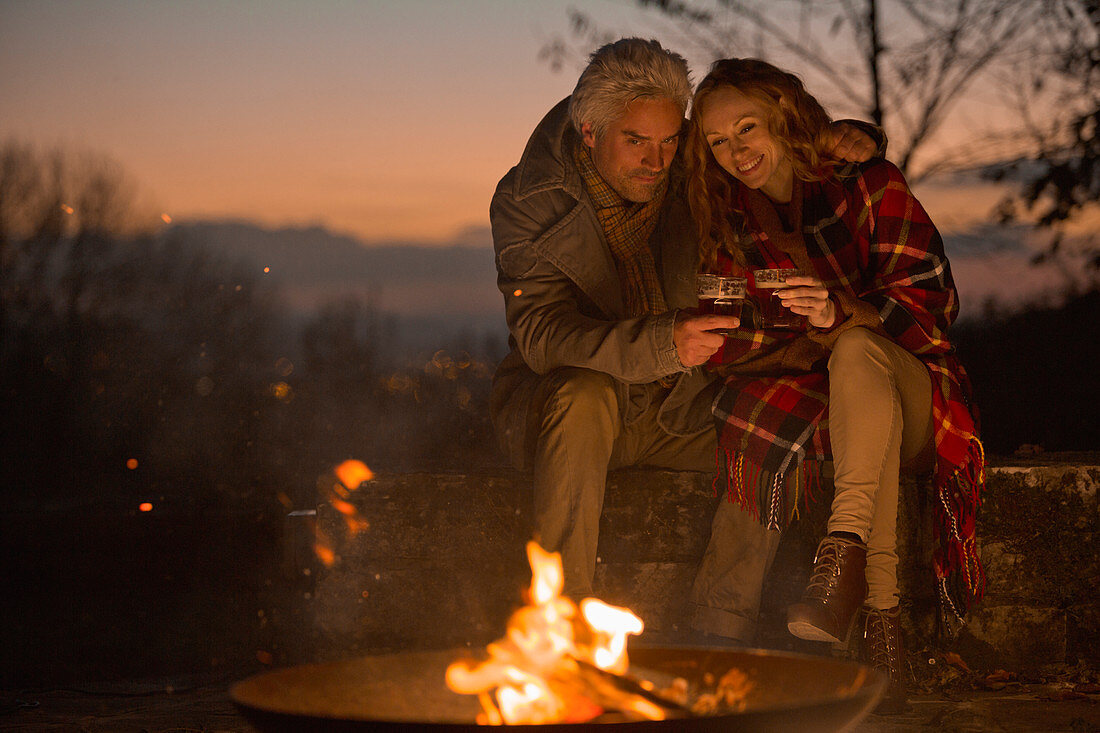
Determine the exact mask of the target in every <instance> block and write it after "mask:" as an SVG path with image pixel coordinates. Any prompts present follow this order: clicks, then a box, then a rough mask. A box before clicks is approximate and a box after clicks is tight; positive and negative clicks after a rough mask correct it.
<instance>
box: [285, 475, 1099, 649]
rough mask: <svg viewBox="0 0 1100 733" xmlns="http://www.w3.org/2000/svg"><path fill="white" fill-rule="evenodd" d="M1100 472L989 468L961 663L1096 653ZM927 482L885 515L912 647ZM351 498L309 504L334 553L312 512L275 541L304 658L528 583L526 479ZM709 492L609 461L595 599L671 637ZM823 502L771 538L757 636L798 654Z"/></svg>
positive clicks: (501, 610) (389, 644) (428, 643)
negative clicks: (318, 548) (794, 620)
mask: <svg viewBox="0 0 1100 733" xmlns="http://www.w3.org/2000/svg"><path fill="white" fill-rule="evenodd" d="M1098 484H1100V467H1098V466H1097V465H1094V464H1090V465H1086V464H1084V463H1081V462H1079V461H1078V462H1060V463H1050V464H1046V465H1038V464H1036V465H1031V466H1020V465H1017V466H1010V465H1001V466H997V467H993V468H990V469H989V471H988V488H987V493H986V500H985V505H984V507H983V512H982V515H981V520H980V526H979V531H980V540H981V553H982V557H983V561H984V563H985V565H986V568H987V572H988V576H989V577H988V586H987V589H986V598H985V601H984V602H983V604H982V605H981V606H980V607H979V608H978V610H977V611H976V612H975V613H974V614H973V617H972V619H971V622H970V624H969V625H968V626H967V627H966V628H965V629H964V630H963V632H962V633H961V635H960V636H959V637H958V638H957V639H956V640H954V642H953V643H952V645H953V647H954V648H956V649H957V650H959V651H960V652H961V653H963V654H964V657H965V658H967V659H969V660H971V663H973V664H984V665H989V666H1000V667H1005V668H1009V669H1022V668H1029V667H1033V666H1037V665H1040V664H1044V663H1048V662H1064V661H1071V662H1072V661H1073V660H1074V659H1076V658H1079V657H1080V658H1086V659H1089V660H1093V661H1096V660H1098V659H1100V643H1098V641H1097V638H1096V637H1097V635H1096V634H1095V632H1094V629H1096V628H1097V622H1098V621H1100V603H1098V601H1097V598H1096V595H1097V594H1096V592H1095V588H1096V587H1097V583H1098V582H1100V563H1098V560H1097V557H1096V553H1095V551H1094V550H1093V549H1092V548H1093V540H1094V538H1095V536H1096V531H1097V518H1098V510H1097V499H1096V487H1097V485H1098ZM925 489H926V486H925V485H924V484H923V483H922V482H920V481H916V480H913V479H908V480H906V481H904V482H903V487H902V511H901V512H900V517H901V519H900V520H899V535H900V537H901V546H900V548H899V549H900V553H899V554H900V555H901V556H902V567H901V568H900V569H899V579H900V582H901V586H902V593H903V597H904V600H903V607H904V610H905V613H906V616H905V620H906V627H907V632H908V636H909V638H910V646H911V647H913V648H915V649H916V648H920V647H921V646H922V645H925V644H930V643H932V642H933V640H935V638H936V636H935V629H936V620H935V619H936V594H935V588H934V585H933V583H932V573H931V570H930V565H929V564H928V563H929V559H930V557H931V537H930V526H931V513H930V511H929V510H928V506H927V504H926V502H925V501H924V500H923V499H922V497H923V496H924V494H925ZM352 501H353V503H354V505H355V506H356V508H357V509H358V511H359V512H360V514H361V515H362V516H363V517H364V518H366V519H367V521H368V522H369V523H370V527H369V528H368V529H367V530H365V531H363V532H360V533H358V534H356V535H354V536H353V535H350V534H348V533H347V531H346V525H345V521H344V518H343V515H341V514H340V513H338V512H337V511H336V510H335V509H333V508H332V507H331V506H329V505H327V504H325V505H322V506H320V507H318V510H317V516H316V527H317V528H318V529H319V530H320V531H321V532H322V533H323V534H324V535H325V536H327V537H328V538H329V539H330V541H331V542H332V544H333V546H334V549H335V550H336V555H337V557H336V561H335V562H334V564H333V565H332V566H331V567H325V566H323V565H321V564H319V563H318V562H317V561H316V559H315V558H314V557H313V556H312V554H311V553H310V552H309V549H308V548H309V545H310V544H311V543H312V541H313V537H312V530H311V529H309V527H308V524H309V523H308V522H305V521H298V522H292V523H291V524H290V525H289V527H290V531H291V535H292V537H291V539H292V541H291V542H290V544H289V545H288V546H289V547H291V548H297V550H293V551H292V552H291V555H288V567H290V568H291V570H290V572H295V573H301V572H306V573H310V574H311V577H312V581H313V587H312V590H311V591H310V592H309V593H308V598H307V601H306V605H305V609H304V616H305V619H304V621H305V623H304V629H305V631H304V637H303V638H301V639H299V640H298V643H299V644H304V645H306V646H308V647H309V650H310V651H309V656H310V657H312V658H314V659H317V658H322V659H324V658H338V657H343V656H350V655H355V654H362V653H368V652H380V651H387V650H394V649H411V648H433V647H444V646H456V645H462V644H470V645H473V646H481V645H483V644H485V643H486V642H488V641H491V640H492V639H495V638H497V637H499V636H500V635H501V633H502V631H503V629H504V623H505V620H506V619H507V616H508V614H509V613H510V612H511V611H512V610H513V609H514V608H515V607H516V606H518V605H520V604H521V602H522V600H521V593H522V591H523V589H525V588H526V586H527V585H528V583H529V580H530V572H529V569H528V567H527V564H526V556H525V554H524V543H525V542H526V541H527V539H528V538H529V537H530V529H529V518H530V494H529V490H528V486H527V480H526V479H525V477H524V476H522V475H520V474H518V473H512V472H505V471H502V472H497V473H491V474H489V473H482V474H468V475H459V474H441V473H410V474H393V475H380V476H377V477H376V478H375V479H374V480H372V481H370V482H367V483H365V484H363V485H362V486H361V487H360V488H359V489H358V490H357V491H356V492H354V494H353V495H352ZM716 502H717V499H716V498H715V497H714V493H713V489H712V487H711V486H710V482H709V479H708V478H707V477H706V476H705V475H703V474H694V473H689V472H682V473H677V472H669V471H658V470H648V469H629V470H622V471H616V472H612V473H611V474H610V475H609V478H608V491H607V498H606V501H605V511H604V517H603V519H602V521H601V535H600V550H599V565H598V569H597V576H596V583H597V595H598V596H599V597H601V598H602V599H604V600H606V601H608V602H611V603H615V604H619V605H625V606H628V607H630V608H631V609H633V610H634V611H635V612H636V613H637V614H638V615H639V616H641V617H642V618H643V619H644V620H645V622H646V627H647V631H646V635H647V637H648V638H649V639H650V640H654V641H660V640H663V639H673V638H675V635H676V633H677V632H679V631H682V630H683V628H682V620H683V619H684V617H685V613H684V604H685V602H686V600H687V597H688V593H689V590H690V587H691V581H692V578H693V576H694V573H695V568H696V566H697V565H698V562H699V560H700V558H701V557H702V554H703V550H704V548H705V546H706V541H707V537H708V535H709V526H710V518H711V516H712V514H713V512H714V507H715V506H716ZM827 506H828V498H827V497H824V498H823V500H822V501H820V502H818V504H817V505H816V507H815V510H814V511H812V512H811V513H810V514H809V515H808V516H803V517H802V519H801V520H800V521H799V523H798V524H797V525H795V526H794V527H792V529H791V530H790V531H789V532H787V533H786V534H785V536H784V539H783V543H782V545H781V547H780V551H779V554H778V556H777V559H776V563H775V567H774V568H773V572H772V574H771V576H770V578H769V581H768V586H767V589H766V601H765V606H764V609H763V614H762V622H761V636H760V639H759V643H760V645H762V646H769V647H774V648H788V649H801V650H803V651H805V650H806V649H805V644H806V643H802V646H800V645H799V643H798V642H797V640H793V639H792V638H791V637H790V636H789V634H787V633H786V630H785V625H784V618H783V614H784V609H785V607H786V605H787V604H788V603H790V602H792V601H794V600H795V599H796V598H797V597H798V595H799V593H800V592H801V589H802V587H803V585H804V584H805V582H806V580H807V578H808V575H809V570H810V564H811V562H812V556H813V551H814V548H815V546H816V542H817V539H818V538H819V537H820V535H821V533H822V531H823V528H824V521H825V511H826V509H827ZM940 642H941V643H942V639H941V640H940Z"/></svg>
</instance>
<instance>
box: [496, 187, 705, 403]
mask: <svg viewBox="0 0 1100 733" xmlns="http://www.w3.org/2000/svg"><path fill="white" fill-rule="evenodd" d="M509 181H510V176H506V177H505V179H504V180H503V181H502V182H501V185H500V186H499V187H498V189H497V193H496V194H495V195H494V197H493V201H492V204H491V206H490V209H489V218H490V221H491V223H492V228H493V246H494V249H495V252H496V266H497V287H499V288H500V291H501V293H502V294H503V295H504V307H505V316H506V318H507V321H508V330H509V332H510V333H511V335H512V338H513V340H514V342H515V345H516V348H517V349H518V351H519V353H520V354H521V355H522V356H523V359H524V361H526V363H527V365H528V366H529V367H530V368H531V369H532V370H533V371H534V372H536V373H538V374H546V373H547V372H550V371H551V370H553V369H556V368H559V367H583V368H586V369H592V370H595V371H599V372H603V373H606V374H609V375H610V376H612V377H614V378H616V379H618V380H621V381H623V382H627V383H645V382H652V381H654V380H657V379H660V378H662V377H665V376H668V375H671V374H675V373H678V372H683V371H688V370H687V369H686V368H685V367H684V366H683V365H682V364H681V363H680V359H679V357H678V355H677V353H676V346H675V344H674V343H673V327H674V325H675V319H676V312H675V311H668V312H665V313H661V314H657V315H647V316H642V317H638V318H627V319H621V320H616V319H612V318H610V317H607V316H605V315H603V314H602V313H601V311H600V310H599V309H598V308H597V307H596V306H595V304H594V302H593V301H592V299H591V298H590V297H589V296H587V295H586V294H585V292H584V290H583V289H582V288H581V287H580V286H579V285H578V283H577V276H578V275H579V274H580V273H581V271H583V270H584V262H583V261H582V262H576V263H574V266H575V267H576V268H577V272H570V271H568V269H567V266H566V265H565V264H558V265H556V264H554V263H552V262H550V261H549V260H548V259H547V258H546V257H544V256H541V255H540V254H539V251H538V248H537V247H536V245H535V242H536V241H538V240H540V239H544V238H546V237H547V236H557V237H569V236H579V235H578V234H575V232H577V231H580V230H579V229H578V228H577V227H576V226H573V225H572V224H573V223H574V222H573V220H574V219H575V218H576V217H577V216H579V215H580V207H578V206H577V205H576V202H575V201H571V204H572V205H571V206H565V205H564V204H563V203H562V202H561V201H560V199H561V198H562V197H561V195H560V192H557V191H554V192H545V193H536V194H533V195H532V196H531V197H529V198H528V199H525V200H523V201H516V200H515V198H514V197H513V196H512V195H511V193H510V186H509V185H508V182H509ZM535 212H537V214H538V215H537V216H536V213H535ZM600 246H602V243H598V242H592V243H590V244H588V245H586V246H585V247H581V248H580V251H584V250H585V249H588V250H589V251H592V252H593V253H596V252H598V250H597V249H596V248H597V247H600ZM593 256H595V254H594V255H593Z"/></svg>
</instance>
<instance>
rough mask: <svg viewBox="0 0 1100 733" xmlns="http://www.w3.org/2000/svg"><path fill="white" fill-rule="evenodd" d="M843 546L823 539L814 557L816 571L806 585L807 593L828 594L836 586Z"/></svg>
mask: <svg viewBox="0 0 1100 733" xmlns="http://www.w3.org/2000/svg"><path fill="white" fill-rule="evenodd" d="M842 549H843V547H842V545H841V544H840V543H839V542H835V541H833V542H830V541H829V539H828V538H826V539H825V540H823V541H822V543H821V544H820V545H819V546H818V548H817V555H816V556H815V557H814V572H813V575H811V576H810V582H809V583H807V585H806V594H807V595H815V596H816V595H826V594H828V592H829V591H830V590H831V589H832V588H834V587H835V586H836V583H837V580H838V579H839V578H840V554H841V551H842Z"/></svg>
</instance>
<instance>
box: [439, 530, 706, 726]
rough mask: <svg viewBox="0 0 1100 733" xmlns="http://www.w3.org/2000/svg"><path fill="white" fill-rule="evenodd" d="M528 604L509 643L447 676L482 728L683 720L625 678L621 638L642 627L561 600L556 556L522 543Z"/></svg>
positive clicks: (611, 610) (667, 702)
mask: <svg viewBox="0 0 1100 733" xmlns="http://www.w3.org/2000/svg"><path fill="white" fill-rule="evenodd" d="M527 557H528V560H529V561H530V563H531V573H532V577H531V588H530V590H529V592H528V596H529V598H528V604H529V605H527V606H524V607H523V608H520V609H519V610H518V611H516V612H515V613H514V614H512V617H511V619H509V621H508V628H507V636H506V637H505V638H504V639H501V640H499V641H497V642H494V643H492V644H489V646H488V648H487V650H488V653H489V658H488V659H487V660H485V661H483V662H480V663H478V662H474V661H467V660H464V661H459V662H455V663H454V664H452V665H450V667H448V668H447V674H446V679H447V686H448V687H449V688H450V689H452V690H454V691H455V692H458V693H462V694H470V695H477V696H478V699H479V700H480V702H481V706H482V713H481V714H480V715H479V716H478V723H480V724H482V725H486V724H487V725H501V724H508V725H517V724H529V723H536V724H541V723H562V722H566V723H574V722H583V721H587V720H591V719H592V718H595V717H597V716H599V715H601V714H603V713H605V712H611V711H613V712H616V713H619V714H621V715H622V716H624V717H625V718H626V719H633V720H664V719H665V718H667V717H670V714H675V713H682V712H686V711H684V709H683V708H682V706H681V704H680V703H679V702H677V701H674V700H671V699H667V698H664V697H661V696H659V695H657V694H656V693H654V692H653V685H651V684H649V683H646V682H638V681H635V680H633V679H632V678H629V677H627V676H625V675H626V671H627V668H628V666H629V663H628V659H627V654H626V638H627V636H628V635H631V634H640V633H641V632H642V629H643V623H642V620H641V619H640V618H638V617H637V616H635V615H634V614H633V613H632V612H630V611H629V610H628V609H625V608H617V607H615V606H610V605H608V604H606V603H604V602H603V601H600V600H598V599H595V598H586V599H584V600H583V601H581V603H580V607H579V608H578V607H577V605H576V604H574V603H573V601H571V600H570V599H568V598H564V597H562V596H561V590H562V584H563V574H562V564H561V556H560V555H558V554H556V553H548V552H546V551H545V550H543V549H542V548H541V547H539V545H538V544H537V543H535V542H529V543H527Z"/></svg>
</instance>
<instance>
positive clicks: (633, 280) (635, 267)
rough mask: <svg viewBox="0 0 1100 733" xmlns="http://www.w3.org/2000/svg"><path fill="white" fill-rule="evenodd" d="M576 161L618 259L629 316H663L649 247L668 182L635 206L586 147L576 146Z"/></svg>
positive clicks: (661, 298) (574, 151)
mask: <svg viewBox="0 0 1100 733" xmlns="http://www.w3.org/2000/svg"><path fill="white" fill-rule="evenodd" d="M573 158H574V160H575V161H576V163H577V169H578V170H579V171H580V174H581V179H582V180H583V181H584V187H585V189H586V190H587V191H588V196H589V198H591V199H592V206H593V207H594V208H595V209H596V218H597V219H599V221H600V225H601V226H602V227H603V232H604V237H605V238H606V239H607V245H608V247H609V248H610V249H611V255H612V258H613V259H614V260H615V269H616V270H617V272H618V273H619V282H620V283H622V287H623V293H624V296H625V298H626V309H627V315H629V316H641V315H647V314H650V313H664V312H665V311H666V310H668V308H667V307H666V305H665V296H664V293H663V292H662V290H661V280H660V278H659V277H658V276H657V266H656V263H655V262H654V260H653V251H652V250H650V248H649V237H650V235H652V234H653V230H654V228H656V226H657V216H658V214H659V213H660V211H661V203H662V202H663V201H664V198H665V190H667V185H668V184H667V182H666V184H665V188H662V189H661V190H660V191H659V192H658V193H657V195H656V196H654V197H653V198H652V199H651V200H649V201H647V202H645V203H634V202H631V201H627V200H626V199H624V198H623V197H622V196H620V195H619V194H617V193H615V190H614V189H612V188H611V186H609V185H607V182H606V181H604V179H603V177H602V176H600V174H599V172H598V171H597V170H596V164H595V163H594V162H593V160H592V153H591V151H589V149H588V146H587V145H584V144H583V143H579V142H578V143H577V144H576V145H574V146H573Z"/></svg>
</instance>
